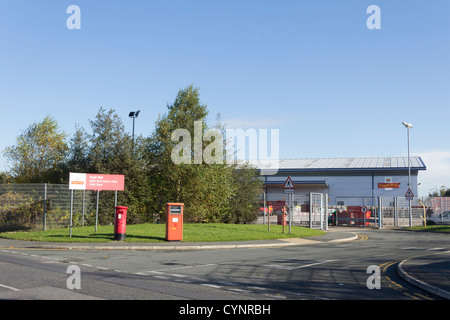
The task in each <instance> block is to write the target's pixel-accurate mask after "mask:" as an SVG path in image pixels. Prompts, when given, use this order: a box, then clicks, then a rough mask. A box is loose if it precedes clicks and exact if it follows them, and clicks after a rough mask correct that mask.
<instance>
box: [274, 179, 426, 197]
mask: <svg viewBox="0 0 450 320" xmlns="http://www.w3.org/2000/svg"><path fill="white" fill-rule="evenodd" d="M287 177H288V175H283V176H282V175H279V176H272V177H267V178H266V179H267V181H269V182H274V181H285V180H286V179H287ZM290 177H291V179H292V180H293V182H294V184H296V183H297V184H296V188H295V194H296V195H301V194H308V193H310V192H318V193H327V194H328V199H329V204H330V205H336V199H337V198H338V199H339V198H365V202H366V203H367V201H372V199H373V198H377V197H404V196H405V194H406V191H407V190H408V175H407V173H406V175H402V174H398V173H397V174H392V173H389V172H387V173H378V172H377V173H374V174H373V175H372V173H371V172H366V173H361V174H359V173H349V174H348V175H345V174H339V175H336V174H327V173H326V172H324V173H323V174H320V173H318V174H315V175H311V174H308V175H306V176H302V175H300V174H292V175H290ZM387 179H390V182H392V183H399V184H400V185H399V188H390V189H386V188H378V184H379V183H386V181H387ZM302 181H308V183H309V184H311V182H313V181H317V182H318V185H308V184H302V185H300V184H301V182H302ZM324 181H326V185H324V184H323V182H324ZM319 183H322V184H321V185H320V184H319ZM411 185H412V187H411V189H412V191H413V193H414V195H415V196H416V198H417V197H418V196H419V195H418V192H417V190H418V189H417V172H413V173H412V175H411ZM267 198H268V200H277V199H279V200H282V199H283V198H286V199H287V195H286V194H284V190H283V188H282V186H280V185H277V186H274V185H268V187H267Z"/></svg>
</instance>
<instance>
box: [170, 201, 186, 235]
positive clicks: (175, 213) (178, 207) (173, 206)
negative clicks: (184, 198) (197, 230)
mask: <svg viewBox="0 0 450 320" xmlns="http://www.w3.org/2000/svg"><path fill="white" fill-rule="evenodd" d="M183 208H184V203H168V204H167V215H166V240H167V241H182V240H183Z"/></svg>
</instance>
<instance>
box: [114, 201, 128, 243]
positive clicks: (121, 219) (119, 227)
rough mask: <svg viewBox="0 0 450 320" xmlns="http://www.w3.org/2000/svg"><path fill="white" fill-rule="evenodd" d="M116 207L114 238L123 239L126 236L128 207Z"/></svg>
mask: <svg viewBox="0 0 450 320" xmlns="http://www.w3.org/2000/svg"><path fill="white" fill-rule="evenodd" d="M115 208H116V216H115V219H114V240H116V241H123V240H125V236H126V229H127V210H128V207H121V206H119V207H115Z"/></svg>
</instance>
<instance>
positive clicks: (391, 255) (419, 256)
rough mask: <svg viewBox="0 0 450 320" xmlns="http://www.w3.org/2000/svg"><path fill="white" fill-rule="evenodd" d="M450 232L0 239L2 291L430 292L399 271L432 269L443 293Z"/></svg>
mask: <svg viewBox="0 0 450 320" xmlns="http://www.w3.org/2000/svg"><path fill="white" fill-rule="evenodd" d="M448 240H449V235H448V234H438V233H435V234H432V233H419V232H406V231H397V230H370V229H348V228H332V229H331V230H330V231H329V232H328V234H327V235H325V236H321V237H313V238H308V239H299V240H298V241H295V240H294V241H263V242H246V243H208V244H186V243H178V244H172V243H170V244H162V245H160V246H158V247H155V246H154V245H149V246H145V245H142V244H141V245H133V244H129V243H114V244H111V245H106V246H105V245H102V246H101V247H100V246H96V245H94V244H89V245H85V244H78V245H72V244H71V245H68V244H58V245H55V244H46V243H30V242H20V241H11V240H5V239H0V299H27V300H31V299H44V300H45V299H50V300H58V299H63V300H72V299H75V300H83V299H87V300H92V299H114V300H117V299H120V300H127V299H129V300H170V299H175V300H180V299H194V300H220V299H226V300H236V301H238V300H239V301H240V300H250V301H255V300H258V301H260V300H261V301H263V300H303V299H307V300H349V299H350V300H367V299H368V300H436V299H442V298H445V296H438V295H435V294H432V293H430V292H429V291H428V290H426V289H428V288H425V287H424V288H421V287H420V286H419V285H417V283H414V281H406V280H411V279H410V278H413V279H419V280H420V281H421V282H423V283H426V282H427V281H428V280H429V279H430V282H431V278H433V282H432V283H431V285H432V287H433V286H434V285H439V286H440V287H441V290H442V292H444V293H445V292H447V290H449V283H450V277H449V276H448V275H449V274H448V271H446V270H449V268H448V266H449V259H448V258H449V252H450V242H449V241H448ZM405 260H406V261H405ZM416 261H417V262H418V263H417V264H416V263H415V262H416ZM401 263H402V265H401V267H402V269H403V271H404V273H400V274H399V273H398V270H399V264H401ZM69 266H78V267H79V268H80V273H79V274H80V277H79V283H80V286H81V289H76V288H75V289H70V288H68V280H70V279H69V278H70V277H71V276H72V275H74V274H72V273H67V272H68V267H69ZM369 266H376V267H378V268H379V270H380V289H376V288H375V289H369V288H368V286H367V281H368V279H369V277H370V276H371V275H372V273H368V271H367V270H368V268H369ZM433 270H435V271H436V270H439V275H438V276H437V275H436V274H435V273H434V272H433ZM71 279H73V278H71ZM424 289H425V290H424ZM434 293H436V292H434Z"/></svg>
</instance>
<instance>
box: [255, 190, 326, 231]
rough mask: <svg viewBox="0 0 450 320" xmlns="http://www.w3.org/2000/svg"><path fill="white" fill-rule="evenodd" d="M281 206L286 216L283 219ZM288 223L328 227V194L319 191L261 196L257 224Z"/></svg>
mask: <svg viewBox="0 0 450 320" xmlns="http://www.w3.org/2000/svg"><path fill="white" fill-rule="evenodd" d="M283 206H285V209H286V217H285V218H284V220H283V216H282V213H283ZM269 220H270V224H283V223H286V225H288V224H289V220H291V222H292V225H298V226H305V227H309V228H314V229H322V230H324V229H327V228H328V222H327V220H328V195H326V194H321V193H305V194H292V195H290V194H285V195H282V196H280V195H267V194H263V195H262V196H261V203H260V208H259V214H258V219H257V221H256V223H258V224H269Z"/></svg>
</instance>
